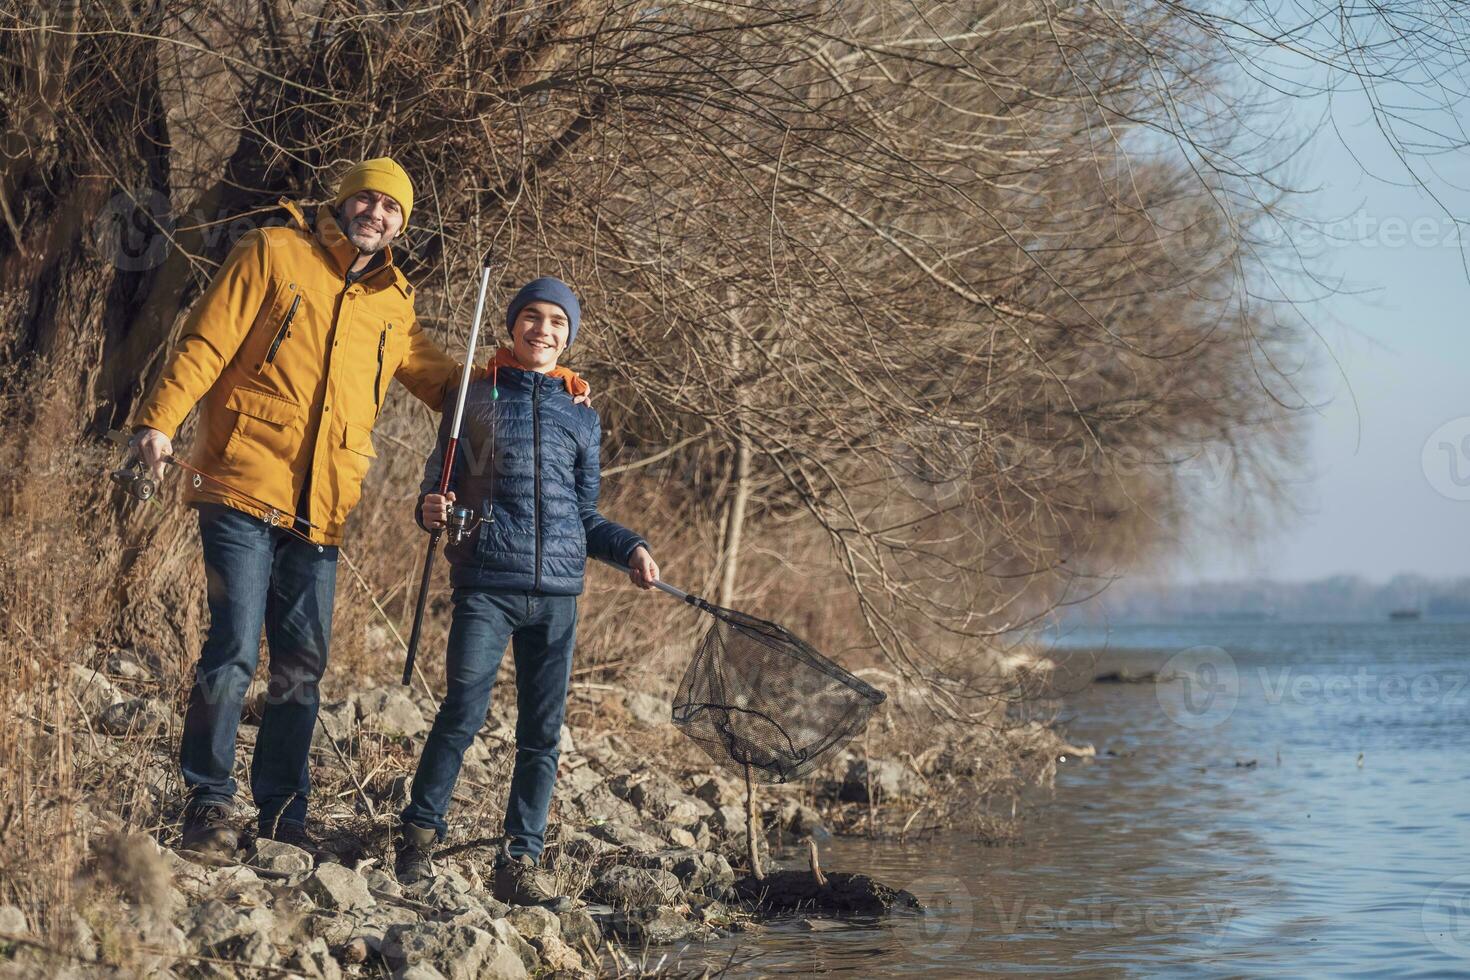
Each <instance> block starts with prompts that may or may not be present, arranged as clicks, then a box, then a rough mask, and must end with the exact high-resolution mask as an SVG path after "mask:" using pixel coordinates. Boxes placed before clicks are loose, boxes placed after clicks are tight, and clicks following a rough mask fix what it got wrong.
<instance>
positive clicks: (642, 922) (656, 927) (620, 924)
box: [608, 905, 699, 946]
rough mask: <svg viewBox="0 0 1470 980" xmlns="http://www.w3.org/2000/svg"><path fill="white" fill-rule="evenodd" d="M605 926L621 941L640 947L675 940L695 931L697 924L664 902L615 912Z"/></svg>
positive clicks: (695, 932)
mask: <svg viewBox="0 0 1470 980" xmlns="http://www.w3.org/2000/svg"><path fill="white" fill-rule="evenodd" d="M608 927H609V928H610V929H611V930H612V931H613V933H614V934H616V935H617V936H618V938H620V939H622V940H623V941H624V942H628V943H636V944H639V945H642V946H662V945H665V944H667V943H676V942H679V941H680V940H683V939H688V938H689V937H690V936H693V935H695V934H697V933H698V932H699V926H697V925H695V924H694V923H692V922H690V921H688V920H687V919H685V918H684V917H683V916H681V915H680V914H679V913H677V912H675V911H674V910H673V909H671V908H669V907H668V906H666V905H659V906H653V907H651V908H641V909H626V910H619V911H616V912H614V913H613V914H612V915H611V916H609V917H608Z"/></svg>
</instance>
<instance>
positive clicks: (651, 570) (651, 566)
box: [628, 544, 658, 589]
mask: <svg viewBox="0 0 1470 980" xmlns="http://www.w3.org/2000/svg"><path fill="white" fill-rule="evenodd" d="M628 568H629V569H631V571H629V573H628V578H630V579H632V581H633V584H634V585H636V586H638V588H640V589H651V588H653V583H655V582H657V581H658V563H657V562H655V561H654V560H653V556H652V555H650V554H649V553H648V549H647V548H645V547H643V545H641V544H640V545H639V546H638V548H637V550H635V551H634V552H633V557H632V558H629V559H628Z"/></svg>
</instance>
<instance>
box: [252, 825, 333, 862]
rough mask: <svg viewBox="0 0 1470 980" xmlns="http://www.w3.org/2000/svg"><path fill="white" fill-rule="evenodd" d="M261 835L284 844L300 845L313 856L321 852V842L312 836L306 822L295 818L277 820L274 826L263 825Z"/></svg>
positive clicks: (263, 837) (265, 838)
mask: <svg viewBox="0 0 1470 980" xmlns="http://www.w3.org/2000/svg"><path fill="white" fill-rule="evenodd" d="M259 836H260V837H261V838H262V839H264V840H278V841H280V842H281V843H282V844H290V845H291V846H292V847H299V848H301V849H302V850H303V851H305V852H306V853H307V854H310V855H311V856H312V857H316V856H317V855H318V854H320V853H321V844H320V843H318V841H317V839H316V838H315V837H313V836H311V833H310V832H309V831H308V830H307V829H306V824H304V823H297V822H296V821H295V820H277V821H276V825H275V827H274V828H271V827H261V828H260V834H259Z"/></svg>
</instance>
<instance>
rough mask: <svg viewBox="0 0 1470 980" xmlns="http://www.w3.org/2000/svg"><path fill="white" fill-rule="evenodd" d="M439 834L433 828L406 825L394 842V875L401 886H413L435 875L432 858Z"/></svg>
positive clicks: (401, 828)
mask: <svg viewBox="0 0 1470 980" xmlns="http://www.w3.org/2000/svg"><path fill="white" fill-rule="evenodd" d="M438 836H439V835H438V833H437V832H436V831H435V830H434V828H433V827H420V826H419V825H418V824H412V823H406V824H403V825H402V826H400V827H399V828H398V834H397V836H396V837H395V838H394V840H393V874H394V876H395V877H396V878H397V879H398V883H399V884H400V885H411V884H413V883H414V882H416V881H421V880H423V879H424V878H428V877H429V876H431V875H432V874H433V873H434V865H433V862H432V861H431V860H430V858H431V857H432V856H433V852H434V841H435V839H436V838H437V837H438Z"/></svg>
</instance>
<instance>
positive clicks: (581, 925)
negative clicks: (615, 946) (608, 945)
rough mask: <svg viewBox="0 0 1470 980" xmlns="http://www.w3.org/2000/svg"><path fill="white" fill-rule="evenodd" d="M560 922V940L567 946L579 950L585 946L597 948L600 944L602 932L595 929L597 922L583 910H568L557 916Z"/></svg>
mask: <svg viewBox="0 0 1470 980" xmlns="http://www.w3.org/2000/svg"><path fill="white" fill-rule="evenodd" d="M557 920H558V921H560V922H561V938H562V940H563V941H564V942H565V943H567V944H568V945H570V946H572V947H574V948H580V947H581V946H583V945H584V943H585V944H588V945H591V947H592V948H593V949H596V948H597V945H598V943H600V942H602V930H601V929H599V928H598V927H597V920H596V919H594V918H592V916H591V914H590V913H588V912H587V911H586V910H585V909H570V910H568V911H566V912H563V913H561V914H560V915H558V916H557Z"/></svg>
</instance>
